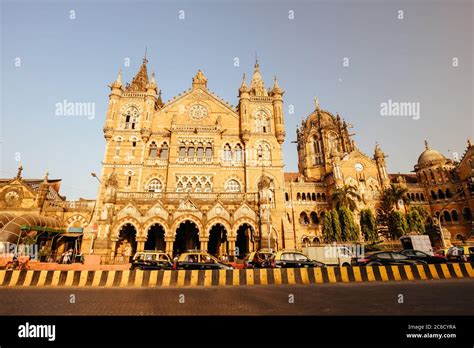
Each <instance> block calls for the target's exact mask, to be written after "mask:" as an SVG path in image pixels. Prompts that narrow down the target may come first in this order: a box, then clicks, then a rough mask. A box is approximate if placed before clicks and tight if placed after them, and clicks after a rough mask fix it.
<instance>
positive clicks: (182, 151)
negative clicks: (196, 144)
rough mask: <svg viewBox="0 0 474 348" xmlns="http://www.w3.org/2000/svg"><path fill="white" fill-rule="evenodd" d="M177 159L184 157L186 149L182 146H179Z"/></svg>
mask: <svg viewBox="0 0 474 348" xmlns="http://www.w3.org/2000/svg"><path fill="white" fill-rule="evenodd" d="M179 157H180V158H184V157H186V148H185V147H184V146H180V148H179Z"/></svg>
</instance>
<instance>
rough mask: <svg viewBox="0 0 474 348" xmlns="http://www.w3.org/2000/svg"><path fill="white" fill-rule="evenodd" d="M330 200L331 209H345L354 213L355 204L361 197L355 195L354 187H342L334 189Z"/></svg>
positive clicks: (357, 194)
mask: <svg viewBox="0 0 474 348" xmlns="http://www.w3.org/2000/svg"><path fill="white" fill-rule="evenodd" d="M331 200H332V203H333V207H334V208H336V209H339V208H341V207H347V208H349V209H350V210H351V211H354V210H355V209H356V208H357V203H358V202H359V201H360V200H361V196H360V195H359V193H357V189H356V188H355V187H354V186H350V185H344V186H343V187H340V188H336V189H334V191H333V192H332V195H331Z"/></svg>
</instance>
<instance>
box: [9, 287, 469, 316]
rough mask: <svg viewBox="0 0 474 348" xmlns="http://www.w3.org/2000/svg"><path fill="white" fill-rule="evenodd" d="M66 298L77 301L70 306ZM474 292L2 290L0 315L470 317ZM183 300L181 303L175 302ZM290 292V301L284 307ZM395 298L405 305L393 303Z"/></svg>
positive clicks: (396, 289)
mask: <svg viewBox="0 0 474 348" xmlns="http://www.w3.org/2000/svg"><path fill="white" fill-rule="evenodd" d="M71 294H74V295H75V301H76V303H74V304H71V303H70V302H69V300H70V295H71ZM472 294H474V281H472V280H470V279H457V280H438V281H436V280H433V281H412V282H408V281H407V282H388V283H348V284H342V283H337V284H317V285H309V286H304V285H295V286H253V287H252V286H249V287H245V286H242V287H216V288H154V289H133V288H130V289H97V288H90V289H85V288H69V289H64V288H40V289H36V288H24V289H22V288H11V289H7V288H2V289H0V315H12V314H14V315H194V314H200V315H222V314H227V315H297V314H303V315H377V314H378V315H443V314H444V315H472V314H473V313H474V301H472ZM180 295H184V301H185V303H180V302H179V300H180ZM290 295H293V298H294V303H289V299H290V297H291V296H290ZM399 295H403V303H398V300H399ZM182 299H183V298H182V297H181V300H182Z"/></svg>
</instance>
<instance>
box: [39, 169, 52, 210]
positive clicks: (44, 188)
mask: <svg viewBox="0 0 474 348" xmlns="http://www.w3.org/2000/svg"><path fill="white" fill-rule="evenodd" d="M48 175H49V173H48V172H46V174H45V175H44V178H43V181H42V182H41V184H40V186H39V189H38V194H37V195H36V207H38V208H41V207H42V206H43V204H44V202H45V200H46V196H47V195H48V190H49V183H48Z"/></svg>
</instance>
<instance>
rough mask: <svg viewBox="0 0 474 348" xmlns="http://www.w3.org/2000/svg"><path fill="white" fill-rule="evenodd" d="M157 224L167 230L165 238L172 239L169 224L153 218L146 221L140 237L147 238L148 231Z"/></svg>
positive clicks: (158, 218)
mask: <svg viewBox="0 0 474 348" xmlns="http://www.w3.org/2000/svg"><path fill="white" fill-rule="evenodd" d="M155 224H159V225H161V226H162V227H163V229H164V230H165V237H168V236H169V237H171V236H170V235H169V234H170V233H169V226H168V223H167V222H166V221H165V220H164V219H162V218H160V217H153V218H151V219H148V220H147V221H145V222H144V223H143V230H142V233H141V234H140V236H142V237H146V236H147V233H148V230H149V229H150V228H151V227H152V226H153V225H155Z"/></svg>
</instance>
